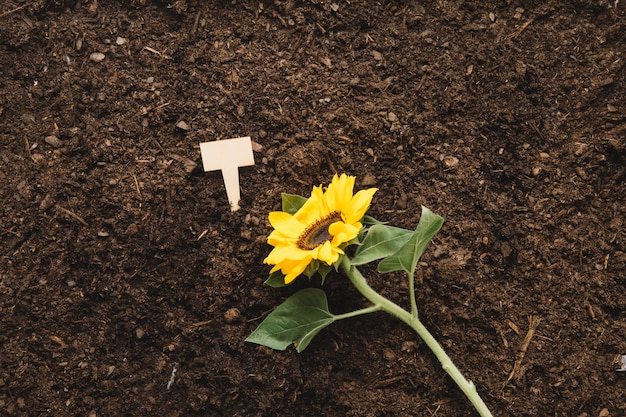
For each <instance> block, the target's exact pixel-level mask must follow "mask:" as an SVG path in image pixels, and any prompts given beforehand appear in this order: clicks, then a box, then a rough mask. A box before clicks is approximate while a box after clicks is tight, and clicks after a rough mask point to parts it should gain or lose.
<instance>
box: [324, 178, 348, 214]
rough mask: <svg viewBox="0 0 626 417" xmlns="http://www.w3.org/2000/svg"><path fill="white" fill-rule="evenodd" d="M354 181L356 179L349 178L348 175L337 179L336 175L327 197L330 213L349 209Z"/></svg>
mask: <svg viewBox="0 0 626 417" xmlns="http://www.w3.org/2000/svg"><path fill="white" fill-rule="evenodd" d="M354 180H355V177H351V176H347V175H346V174H341V176H340V177H337V175H336V174H335V176H334V177H333V181H332V182H331V184H330V185H329V186H328V189H327V190H326V195H325V197H326V202H327V205H328V208H329V211H330V212H333V211H342V209H344V208H345V207H349V204H350V200H351V199H352V190H353V188H354Z"/></svg>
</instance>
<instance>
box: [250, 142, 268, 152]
mask: <svg viewBox="0 0 626 417" xmlns="http://www.w3.org/2000/svg"><path fill="white" fill-rule="evenodd" d="M264 149H265V148H264V147H263V145H261V144H260V143H258V142H255V141H252V150H253V151H254V152H263V150H264Z"/></svg>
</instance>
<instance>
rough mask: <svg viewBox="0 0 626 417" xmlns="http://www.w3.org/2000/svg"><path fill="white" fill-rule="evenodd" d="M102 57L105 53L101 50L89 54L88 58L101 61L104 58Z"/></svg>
mask: <svg viewBox="0 0 626 417" xmlns="http://www.w3.org/2000/svg"><path fill="white" fill-rule="evenodd" d="M104 58H105V55H104V54H103V53H102V52H94V53H92V54H91V55H89V59H91V60H92V61H93V62H101V61H103V60H104Z"/></svg>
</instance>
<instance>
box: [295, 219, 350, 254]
mask: <svg viewBox="0 0 626 417" xmlns="http://www.w3.org/2000/svg"><path fill="white" fill-rule="evenodd" d="M339 221H341V213H340V212H338V211H333V212H332V213H330V214H329V215H328V216H326V217H324V218H322V219H319V220H318V221H316V222H315V223H313V224H312V225H310V226H309V227H307V229H306V230H305V231H304V233H302V234H301V235H300V237H299V238H298V241H297V242H296V245H298V247H299V248H300V249H302V250H313V249H315V248H316V247H318V246H319V245H321V244H323V243H324V242H326V241H328V240H330V239H332V238H333V237H332V235H331V234H330V233H329V232H328V228H329V227H330V225H331V224H333V223H335V222H339Z"/></svg>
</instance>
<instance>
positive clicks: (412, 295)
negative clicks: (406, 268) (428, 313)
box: [409, 272, 417, 320]
mask: <svg viewBox="0 0 626 417" xmlns="http://www.w3.org/2000/svg"><path fill="white" fill-rule="evenodd" d="M409 297H410V299H411V316H412V317H413V318H414V319H415V320H417V301H416V300H415V274H414V273H413V272H411V273H409Z"/></svg>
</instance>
